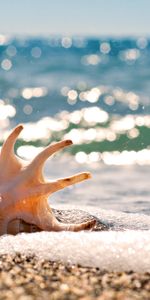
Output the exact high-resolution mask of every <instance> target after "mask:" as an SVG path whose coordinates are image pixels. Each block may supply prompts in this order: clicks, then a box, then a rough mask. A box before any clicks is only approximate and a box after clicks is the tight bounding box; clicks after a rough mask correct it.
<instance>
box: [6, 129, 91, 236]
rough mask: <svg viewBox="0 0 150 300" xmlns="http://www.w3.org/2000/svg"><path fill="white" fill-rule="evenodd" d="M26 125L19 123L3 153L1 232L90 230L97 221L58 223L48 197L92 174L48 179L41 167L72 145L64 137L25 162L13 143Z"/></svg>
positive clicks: (7, 141)
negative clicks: (49, 158) (19, 156)
mask: <svg viewBox="0 0 150 300" xmlns="http://www.w3.org/2000/svg"><path fill="white" fill-rule="evenodd" d="M22 129H23V126H22V125H19V126H17V127H16V128H15V129H14V130H13V131H12V133H11V134H10V135H9V137H8V138H7V140H6V141H5V143H4V144H3V146H2V150H1V155H0V171H1V172H0V235H3V234H7V233H8V234H17V233H20V232H34V231H42V230H45V231H62V230H68V231H80V230H85V229H91V228H93V227H94V226H95V223H96V221H95V220H91V221H88V222H85V223H81V224H64V223H61V222H59V221H58V220H57V219H56V217H55V215H54V213H53V212H52V209H51V208H50V206H49V204H48V196H49V195H51V194H52V193H54V192H56V191H58V190H61V189H63V188H65V187H67V186H70V185H72V184H75V183H77V182H81V181H83V180H85V179H88V178H90V173H86V172H85V173H80V174H76V175H74V176H71V177H68V178H63V179H58V180H56V181H51V182H46V181H45V179H44V177H43V174H42V168H43V165H44V162H45V161H46V159H47V158H48V157H49V156H51V155H52V154H54V153H55V152H56V151H58V150H60V149H63V148H65V147H67V146H70V145H71V144H72V141H70V140H64V141H61V142H58V143H56V144H52V145H50V146H48V147H47V148H45V149H44V150H43V151H42V152H41V153H40V154H38V155H37V156H36V157H35V158H34V159H33V161H32V162H30V163H28V164H27V163H26V162H25V161H23V160H22V159H20V158H18V157H17V156H16V155H15V154H14V144H15V142H16V139H17V137H18V135H19V133H20V132H21V131H22Z"/></svg>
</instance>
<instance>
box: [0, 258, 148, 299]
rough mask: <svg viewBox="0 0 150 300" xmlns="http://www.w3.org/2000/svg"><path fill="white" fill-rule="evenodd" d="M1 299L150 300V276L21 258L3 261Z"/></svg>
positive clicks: (0, 266) (0, 268) (0, 265)
mask: <svg viewBox="0 0 150 300" xmlns="http://www.w3.org/2000/svg"><path fill="white" fill-rule="evenodd" d="M0 299H11V300H12V299H16V300H17V299H19V300H32V299H36V300H39V299H42V300H44V299H45V300H47V299H52V300H53V299H54V300H55V299H58V300H63V299H69V300H74V299H81V300H90V299H99V300H110V299H111V300H112V299H113V300H115V299H120V300H130V299H132V300H134V299H147V300H148V299H150V273H145V274H144V273H134V272H128V273H127V272H122V273H116V272H110V273H109V272H104V271H103V272H102V271H101V270H99V269H97V268H85V267H81V266H76V265H64V264H63V263H61V262H52V261H45V260H43V261H39V260H38V259H37V258H36V257H33V256H31V257H29V256H28V257H27V256H23V255H20V254H15V256H12V255H3V256H1V257H0Z"/></svg>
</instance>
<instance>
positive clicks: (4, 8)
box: [0, 0, 150, 36]
mask: <svg viewBox="0 0 150 300" xmlns="http://www.w3.org/2000/svg"><path fill="white" fill-rule="evenodd" d="M0 34H13V35H18V34H19V35H20V34H21V35H22V34H27V35H48V34H59V35H81V36H83V35H88V36H103V35H104V36H106V35H107V36H133V35H138V36H143V35H144V36H150V0H0Z"/></svg>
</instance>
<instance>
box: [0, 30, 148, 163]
mask: <svg viewBox="0 0 150 300" xmlns="http://www.w3.org/2000/svg"><path fill="white" fill-rule="evenodd" d="M149 52H150V42H149V40H148V39H146V38H143V37H139V38H132V39H131V38H130V39H129V38H128V39H127V38H126V39H123V38H122V39H111V38H110V39H108V38H107V39H102V38H100V39H90V38H70V37H47V38H40V37H39V38H21V37H20V38H19V37H18V38H13V37H6V36H2V35H1V36H0V99H1V100H0V125H1V126H0V128H1V129H0V140H1V141H2V140H3V139H4V136H5V133H6V132H7V131H8V130H9V129H10V128H12V127H14V126H15V125H16V124H18V123H20V122H21V123H25V124H27V129H28V132H27V131H26V134H25V133H24V134H23V135H22V136H21V141H20V143H19V145H20V144H23V145H24V144H32V145H35V146H43V145H47V144H48V143H49V142H51V141H54V140H60V139H63V138H71V139H72V140H73V142H74V144H75V145H74V147H72V148H71V150H70V152H71V154H73V155H75V154H77V153H78V152H83V153H87V154H90V153H91V152H94V153H95V152H96V153H97V154H96V155H97V156H96V155H95V154H93V155H95V156H93V159H95V160H99V159H100V157H101V160H102V161H103V162H104V163H106V161H107V159H106V155H101V154H103V153H106V152H111V153H113V152H116V151H117V152H118V154H119V153H122V152H123V151H127V152H126V153H128V151H129V152H131V151H135V152H136V153H137V152H139V151H141V150H143V149H146V150H148V149H149V141H150V117H149V111H150V98H149V91H150V85H149V78H150V71H149V70H150V56H149ZM117 152H116V155H117ZM130 154H131V155H130ZM128 155H130V156H132V153H129V154H128ZM144 155H145V157H146V156H148V155H149V152H145V154H144ZM141 156H143V153H142V152H139V154H138V158H137V159H136V162H138V163H141V164H143V163H144V164H145V163H147V159H144V162H143V160H142V159H141V158H139V157H141ZM84 157H85V158H83V160H86V159H87V160H88V159H89V158H86V156H84ZM91 158H92V156H91ZM77 160H82V157H81V158H80V156H79V155H78V156H77ZM131 160H132V159H131ZM141 160H142V162H141ZM124 161H125V160H124ZM139 161H140V162H139Z"/></svg>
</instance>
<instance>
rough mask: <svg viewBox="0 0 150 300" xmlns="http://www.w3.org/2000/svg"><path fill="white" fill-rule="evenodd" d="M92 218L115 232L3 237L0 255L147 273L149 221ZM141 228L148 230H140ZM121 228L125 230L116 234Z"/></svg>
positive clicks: (115, 215) (109, 214)
mask: <svg viewBox="0 0 150 300" xmlns="http://www.w3.org/2000/svg"><path fill="white" fill-rule="evenodd" d="M67 208H68V207H67ZM87 210H88V209H87ZM93 214H94V215H95V216H97V217H100V219H101V218H102V219H103V220H105V221H106V220H107V221H108V224H110V223H113V224H114V230H115V231H103V232H78V233H74V232H58V233H57V232H39V233H32V234H24V233H22V234H20V235H17V236H10V235H7V236H2V237H1V238H0V255H1V254H15V253H18V252H19V253H22V254H26V255H36V256H37V257H38V258H39V259H50V260H53V261H58V260H61V261H63V262H65V263H66V262H67V263H68V262H69V263H71V264H80V265H82V266H89V267H99V268H100V269H101V270H108V271H130V270H132V271H139V272H150V217H148V216H144V215H139V214H125V213H119V212H113V211H105V210H98V209H97V212H95V213H94V212H93ZM141 225H142V226H143V228H144V229H148V230H139V228H140V227H141V228H142V226H141ZM121 228H122V229H126V230H122V231H116V230H117V229H121ZM127 228H134V230H129V229H127ZM135 229H136V230H135Z"/></svg>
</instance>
